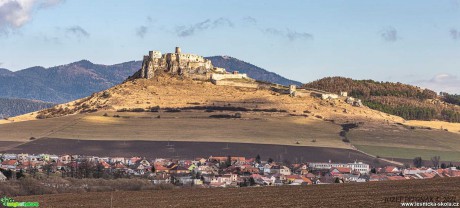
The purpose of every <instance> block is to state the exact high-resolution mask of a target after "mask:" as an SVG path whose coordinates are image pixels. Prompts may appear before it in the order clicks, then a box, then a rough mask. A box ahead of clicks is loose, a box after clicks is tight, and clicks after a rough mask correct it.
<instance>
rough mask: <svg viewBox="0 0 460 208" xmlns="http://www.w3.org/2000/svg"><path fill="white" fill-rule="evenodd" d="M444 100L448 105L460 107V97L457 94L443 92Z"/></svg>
mask: <svg viewBox="0 0 460 208" xmlns="http://www.w3.org/2000/svg"><path fill="white" fill-rule="evenodd" d="M440 94H441V97H442V100H444V102H446V103H450V104H454V105H460V95H457V94H449V93H447V92H441V93H440Z"/></svg>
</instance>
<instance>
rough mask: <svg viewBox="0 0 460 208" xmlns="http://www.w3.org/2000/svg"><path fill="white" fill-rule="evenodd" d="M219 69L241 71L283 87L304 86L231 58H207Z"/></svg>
mask: <svg viewBox="0 0 460 208" xmlns="http://www.w3.org/2000/svg"><path fill="white" fill-rule="evenodd" d="M206 58H207V59H209V60H211V61H212V64H213V65H214V66H217V67H222V68H226V69H227V70H228V71H239V72H240V73H246V74H248V76H249V77H251V78H254V79H256V80H259V81H266V82H272V83H277V84H281V85H286V86H288V85H298V86H300V85H302V83H300V82H297V81H294V80H290V79H287V78H284V77H282V76H281V75H279V74H276V73H274V72H269V71H267V70H265V69H262V68H260V67H258V66H255V65H253V64H250V63H247V62H244V61H241V60H238V59H236V58H233V57H230V56H211V57H206Z"/></svg>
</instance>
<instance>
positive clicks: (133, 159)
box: [128, 157, 150, 166]
mask: <svg viewBox="0 0 460 208" xmlns="http://www.w3.org/2000/svg"><path fill="white" fill-rule="evenodd" d="M140 160H142V158H140V157H132V158H130V159H129V160H128V165H135V164H136V163H137V162H138V161H140ZM149 166H150V165H149Z"/></svg>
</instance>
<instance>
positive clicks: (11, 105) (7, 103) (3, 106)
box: [0, 98, 55, 119]
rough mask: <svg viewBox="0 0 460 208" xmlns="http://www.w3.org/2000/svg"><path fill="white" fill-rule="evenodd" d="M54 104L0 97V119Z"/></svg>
mask: <svg viewBox="0 0 460 208" xmlns="http://www.w3.org/2000/svg"><path fill="white" fill-rule="evenodd" d="M54 105H55V104H53V103H46V102H42V101H38V100H26V99H16V98H0V119H3V118H8V117H12V116H17V115H21V114H25V113H29V112H33V111H38V110H41V109H44V108H51V107H53V106H54Z"/></svg>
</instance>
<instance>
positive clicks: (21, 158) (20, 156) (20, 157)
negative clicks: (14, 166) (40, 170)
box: [18, 153, 29, 163]
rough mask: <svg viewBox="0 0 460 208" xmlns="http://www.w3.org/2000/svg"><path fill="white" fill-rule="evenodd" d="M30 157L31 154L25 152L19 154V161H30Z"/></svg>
mask: <svg viewBox="0 0 460 208" xmlns="http://www.w3.org/2000/svg"><path fill="white" fill-rule="evenodd" d="M28 158H29V154H24V153H22V154H18V162H21V163H23V162H26V161H29V159H28Z"/></svg>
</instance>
